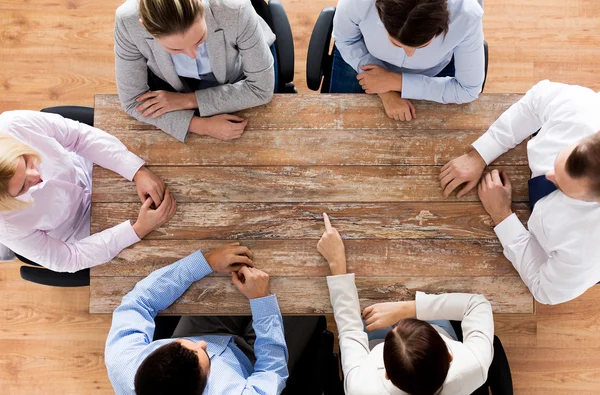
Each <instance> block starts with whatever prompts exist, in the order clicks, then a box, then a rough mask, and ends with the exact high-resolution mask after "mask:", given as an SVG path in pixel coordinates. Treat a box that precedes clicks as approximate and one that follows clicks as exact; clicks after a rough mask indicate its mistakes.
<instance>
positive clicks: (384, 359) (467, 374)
mask: <svg viewBox="0 0 600 395" xmlns="http://www.w3.org/2000/svg"><path fill="white" fill-rule="evenodd" d="M323 217H324V219H325V233H324V234H323V237H321V240H320V241H319V244H318V245H317V249H318V250H319V252H320V253H321V255H323V257H324V258H325V259H326V260H327V262H328V263H329V267H330V269H331V274H332V275H331V276H328V277H327V285H328V287H329V294H330V298H331V305H332V307H333V315H334V317H335V322H336V325H337V328H338V333H339V339H340V353H341V355H342V370H343V372H344V388H345V392H346V394H347V395H381V394H392V395H401V394H402V395H404V394H413V395H415V394H422V395H433V394H441V395H463V394H464V395H468V394H471V393H473V391H475V390H476V389H477V388H479V387H480V386H482V385H483V384H484V383H485V382H486V380H487V374H488V370H489V367H490V365H491V363H492V358H493V355H494V346H493V342H494V320H493V317H492V308H491V306H490V303H489V302H488V301H487V300H486V298H485V297H483V296H482V295H473V294H462V293H454V294H442V295H428V294H425V293H423V292H417V295H416V299H415V300H414V301H406V302H391V303H377V304H375V305H372V306H369V307H367V308H366V309H365V310H364V311H363V314H362V317H361V312H360V303H359V299H358V292H357V290H356V285H355V283H354V274H348V273H347V272H346V253H345V249H344V243H343V241H342V238H341V237H340V234H339V233H338V231H337V230H336V229H335V228H333V227H332V226H331V223H330V222H329V217H327V214H323ZM363 319H364V324H363ZM448 320H454V321H462V324H461V325H462V331H463V341H462V342H459V341H458V340H457V336H456V334H455V332H454V330H453V329H452V326H451V325H449V324H450V323H449V322H448ZM365 325H366V331H365ZM376 330H383V332H384V333H383V334H382V335H381V336H373V334H374V333H375V331H376ZM367 332H369V333H370V334H367Z"/></svg>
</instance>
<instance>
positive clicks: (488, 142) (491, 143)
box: [472, 132, 504, 165]
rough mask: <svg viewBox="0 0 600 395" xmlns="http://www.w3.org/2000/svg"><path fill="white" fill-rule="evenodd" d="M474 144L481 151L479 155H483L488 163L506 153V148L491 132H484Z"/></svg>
mask: <svg viewBox="0 0 600 395" xmlns="http://www.w3.org/2000/svg"><path fill="white" fill-rule="evenodd" d="M472 146H473V148H475V150H476V151H477V152H479V155H481V157H482V158H483V160H484V161H485V163H486V164H488V165H489V164H490V163H492V162H493V161H495V160H496V158H498V157H499V156H500V155H502V154H503V153H504V148H502V147H501V146H500V145H499V144H498V142H497V141H496V140H495V139H494V138H493V137H492V135H491V134H490V133H489V132H486V133H484V134H483V135H482V136H481V137H479V138H478V139H477V140H475V142H474V143H473V144H472Z"/></svg>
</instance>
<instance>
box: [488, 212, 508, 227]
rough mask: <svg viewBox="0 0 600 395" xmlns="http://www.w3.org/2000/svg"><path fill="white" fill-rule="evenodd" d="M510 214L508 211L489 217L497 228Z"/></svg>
mask: <svg viewBox="0 0 600 395" xmlns="http://www.w3.org/2000/svg"><path fill="white" fill-rule="evenodd" d="M512 214H513V212H512V210H510V209H508V210H506V211H503V212H502V213H498V214H494V215H491V217H492V221H494V224H495V225H496V226H498V225H500V223H501V222H503V221H504V220H505V219H506V218H508V217H510V216H511V215H512Z"/></svg>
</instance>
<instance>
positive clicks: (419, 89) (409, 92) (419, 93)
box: [401, 73, 425, 100]
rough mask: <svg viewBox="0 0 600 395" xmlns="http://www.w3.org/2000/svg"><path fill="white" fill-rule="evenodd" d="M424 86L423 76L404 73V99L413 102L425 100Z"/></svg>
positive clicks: (402, 93)
mask: <svg viewBox="0 0 600 395" xmlns="http://www.w3.org/2000/svg"><path fill="white" fill-rule="evenodd" d="M424 85H425V83H424V82H423V76H422V75H419V74H408V73H402V92H401V96H402V98H403V99H412V100H423V99H425V92H424V89H423V86H424Z"/></svg>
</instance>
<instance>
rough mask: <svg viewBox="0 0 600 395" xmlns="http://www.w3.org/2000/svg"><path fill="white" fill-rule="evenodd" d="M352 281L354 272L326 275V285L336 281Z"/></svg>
mask: <svg viewBox="0 0 600 395" xmlns="http://www.w3.org/2000/svg"><path fill="white" fill-rule="evenodd" d="M346 282H349V283H354V273H346V274H338V275H336V276H327V285H334V284H337V283H346Z"/></svg>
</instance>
